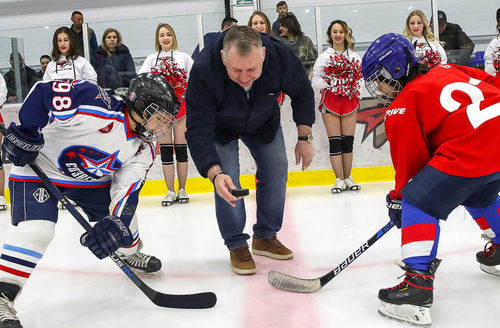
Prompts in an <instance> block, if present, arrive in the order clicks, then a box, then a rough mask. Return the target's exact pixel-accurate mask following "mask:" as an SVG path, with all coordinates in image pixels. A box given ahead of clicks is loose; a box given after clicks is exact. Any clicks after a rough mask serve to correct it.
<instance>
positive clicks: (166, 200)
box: [161, 190, 177, 206]
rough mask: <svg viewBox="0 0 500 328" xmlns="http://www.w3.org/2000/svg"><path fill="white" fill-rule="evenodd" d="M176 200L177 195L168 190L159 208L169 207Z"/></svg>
mask: <svg viewBox="0 0 500 328" xmlns="http://www.w3.org/2000/svg"><path fill="white" fill-rule="evenodd" d="M176 200H177V195H176V194H175V191H172V190H169V191H167V194H166V195H165V198H163V200H162V202H161V206H170V205H172V204H173V203H175V201H176Z"/></svg>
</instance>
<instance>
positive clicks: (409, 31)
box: [403, 10, 447, 68]
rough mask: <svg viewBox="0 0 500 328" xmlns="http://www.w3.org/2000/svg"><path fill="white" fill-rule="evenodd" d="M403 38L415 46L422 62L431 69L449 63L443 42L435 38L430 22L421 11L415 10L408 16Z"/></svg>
mask: <svg viewBox="0 0 500 328" xmlns="http://www.w3.org/2000/svg"><path fill="white" fill-rule="evenodd" d="M403 36H405V37H406V38H407V39H408V40H410V42H411V43H412V44H413V47H414V49H415V53H416V54H417V56H418V57H419V58H420V61H421V62H422V63H424V64H426V65H427V66H429V67H430V68H433V67H434V66H437V65H439V64H443V65H444V64H446V63H447V58H446V51H444V48H443V46H442V45H441V43H442V42H439V41H438V40H436V38H435V37H434V34H433V33H432V31H431V28H430V27H429V21H428V20H427V17H426V16H425V14H424V13H423V12H422V11H421V10H414V11H412V12H411V13H410V14H409V15H408V17H407V18H406V25H405V29H404V31H403Z"/></svg>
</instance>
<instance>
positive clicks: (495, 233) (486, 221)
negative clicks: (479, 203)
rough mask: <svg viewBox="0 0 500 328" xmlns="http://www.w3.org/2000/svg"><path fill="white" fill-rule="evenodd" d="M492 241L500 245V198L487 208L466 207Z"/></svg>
mask: <svg viewBox="0 0 500 328" xmlns="http://www.w3.org/2000/svg"><path fill="white" fill-rule="evenodd" d="M465 209H466V210H467V211H468V212H469V213H470V215H471V216H472V218H473V219H474V220H475V221H476V223H477V225H478V226H479V228H481V230H483V232H484V233H485V234H486V236H487V237H488V238H490V239H491V241H493V242H495V243H500V213H499V211H500V197H497V199H495V201H494V202H493V204H491V205H490V206H488V207H485V208H473V207H465Z"/></svg>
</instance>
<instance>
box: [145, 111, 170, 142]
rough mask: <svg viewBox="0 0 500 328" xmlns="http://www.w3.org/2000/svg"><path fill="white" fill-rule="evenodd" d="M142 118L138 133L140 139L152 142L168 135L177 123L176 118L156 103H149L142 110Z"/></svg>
mask: <svg viewBox="0 0 500 328" xmlns="http://www.w3.org/2000/svg"><path fill="white" fill-rule="evenodd" d="M143 115H144V117H143V119H144V121H143V122H142V124H141V126H140V128H139V134H140V137H141V139H142V140H144V141H148V142H153V141H157V140H160V139H162V138H164V137H165V136H167V135H169V134H170V133H171V132H172V130H173V129H174V127H175V124H177V118H176V117H175V116H173V115H171V114H170V113H168V112H167V111H166V110H164V109H162V108H161V107H160V106H159V105H158V104H156V103H151V104H149V105H148V106H147V107H146V108H145V109H144V111H143Z"/></svg>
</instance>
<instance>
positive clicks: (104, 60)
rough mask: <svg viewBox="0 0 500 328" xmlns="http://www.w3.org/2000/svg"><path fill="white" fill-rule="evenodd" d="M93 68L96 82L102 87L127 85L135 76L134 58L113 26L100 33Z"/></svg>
mask: <svg viewBox="0 0 500 328" xmlns="http://www.w3.org/2000/svg"><path fill="white" fill-rule="evenodd" d="M95 55H96V61H95V63H94V69H95V71H96V72H97V83H98V84H99V85H100V86H101V87H103V88H111V89H117V88H120V87H127V88H128V86H129V85H130V81H131V80H132V79H133V78H134V77H135V76H136V73H135V65H134V60H133V59H132V55H131V54H130V51H129V49H128V47H127V46H126V45H124V44H123V43H122V36H121V34H120V32H119V31H117V30H116V29H114V28H108V29H107V30H106V31H104V33H103V34H102V43H101V45H100V46H99V47H97V49H96V51H95Z"/></svg>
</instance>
